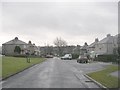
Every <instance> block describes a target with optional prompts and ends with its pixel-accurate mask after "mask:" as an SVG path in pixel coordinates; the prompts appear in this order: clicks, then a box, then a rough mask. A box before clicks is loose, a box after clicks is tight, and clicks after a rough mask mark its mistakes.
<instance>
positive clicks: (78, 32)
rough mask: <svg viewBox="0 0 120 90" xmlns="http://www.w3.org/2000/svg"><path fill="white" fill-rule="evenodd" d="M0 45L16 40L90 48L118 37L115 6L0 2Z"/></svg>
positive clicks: (91, 3)
mask: <svg viewBox="0 0 120 90" xmlns="http://www.w3.org/2000/svg"><path fill="white" fill-rule="evenodd" d="M1 12H2V29H1V30H0V44H2V43H5V42H7V41H9V40H12V39H14V37H16V36H17V37H18V38H19V39H20V40H22V41H25V42H28V41H29V40H31V41H32V43H35V44H36V45H37V46H43V45H45V44H49V45H53V41H54V40H55V38H56V37H61V38H62V39H64V40H65V41H67V43H68V45H77V44H79V45H83V44H84V42H87V43H88V44H91V43H92V42H94V40H95V38H98V39H99V40H101V39H103V38H104V37H106V35H107V34H109V33H110V34H111V35H116V34H117V33H118V3H117V2H2V11H1Z"/></svg>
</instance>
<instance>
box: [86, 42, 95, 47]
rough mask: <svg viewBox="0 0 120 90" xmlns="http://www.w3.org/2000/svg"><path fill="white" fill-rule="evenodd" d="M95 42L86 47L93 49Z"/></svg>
mask: <svg viewBox="0 0 120 90" xmlns="http://www.w3.org/2000/svg"><path fill="white" fill-rule="evenodd" d="M95 44H96V42H93V43H92V44H90V45H89V46H88V47H95Z"/></svg>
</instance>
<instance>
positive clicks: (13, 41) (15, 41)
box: [3, 39, 27, 45]
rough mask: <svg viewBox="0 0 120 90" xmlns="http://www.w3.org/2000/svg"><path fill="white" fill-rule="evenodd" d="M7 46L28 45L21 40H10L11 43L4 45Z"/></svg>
mask: <svg viewBox="0 0 120 90" xmlns="http://www.w3.org/2000/svg"><path fill="white" fill-rule="evenodd" d="M5 44H8V45H9V44H19V45H20V44H27V43H25V42H23V41H21V40H19V39H13V40H10V41H8V42H6V43H3V45H5Z"/></svg>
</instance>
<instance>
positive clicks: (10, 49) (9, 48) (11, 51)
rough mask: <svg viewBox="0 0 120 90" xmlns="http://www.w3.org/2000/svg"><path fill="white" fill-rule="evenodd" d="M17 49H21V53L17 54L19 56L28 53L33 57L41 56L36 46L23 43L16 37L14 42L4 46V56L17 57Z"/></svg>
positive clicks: (11, 41)
mask: <svg viewBox="0 0 120 90" xmlns="http://www.w3.org/2000/svg"><path fill="white" fill-rule="evenodd" d="M16 47H19V48H20V53H17V55H25V54H26V52H27V51H29V53H30V54H31V55H40V51H39V49H38V47H37V46H36V45H35V44H32V43H31V41H29V43H26V42H24V41H21V40H19V39H18V37H15V38H14V39H13V40H10V41H8V42H6V43H4V44H2V55H6V56H14V55H16V52H15V48H16Z"/></svg>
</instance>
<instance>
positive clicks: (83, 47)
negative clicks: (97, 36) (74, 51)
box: [80, 45, 88, 49]
mask: <svg viewBox="0 0 120 90" xmlns="http://www.w3.org/2000/svg"><path fill="white" fill-rule="evenodd" d="M87 47H88V46H87V45H84V46H82V47H81V48H80V49H87Z"/></svg>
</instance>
